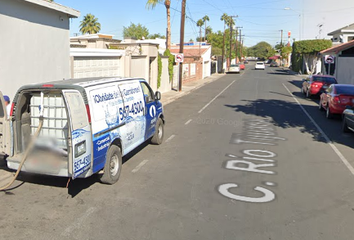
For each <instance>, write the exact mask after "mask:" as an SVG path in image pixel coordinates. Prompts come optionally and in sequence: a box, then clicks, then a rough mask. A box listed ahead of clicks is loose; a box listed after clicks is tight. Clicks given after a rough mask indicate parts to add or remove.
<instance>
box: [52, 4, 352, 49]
mask: <svg viewBox="0 0 354 240" xmlns="http://www.w3.org/2000/svg"><path fill="white" fill-rule="evenodd" d="M56 2H57V3H59V4H62V5H65V6H68V7H71V8H74V9H76V10H79V11H80V12H81V16H80V17H79V18H78V19H72V21H71V26H70V28H71V35H73V34H74V33H79V25H80V21H81V20H82V19H83V16H84V15H86V14H87V13H91V14H93V15H95V16H96V17H97V18H98V20H99V22H100V23H101V31H100V32H101V33H106V34H112V35H114V38H116V39H123V27H124V26H125V27H128V26H129V25H130V23H135V24H138V23H140V24H142V25H144V26H145V27H146V28H148V29H149V32H150V34H153V33H160V34H163V35H165V32H166V24H167V23H166V10H165V6H164V5H163V4H161V5H158V6H156V8H155V9H153V10H148V9H147V8H146V7H145V5H146V0H131V1H113V0H101V1H92V0H88V1H83V0H76V1H71V0H56ZM303 2H305V3H306V4H311V2H312V3H313V4H312V6H311V8H310V9H314V10H308V8H307V7H305V9H306V11H304V10H303V7H302V3H303ZM319 2H321V5H322V3H323V2H328V3H330V4H328V6H327V8H326V9H321V6H319V7H316V5H315V4H316V3H319ZM333 3H334V1H333V0H321V1H319V0H249V1H239V0H187V8H186V14H187V19H186V27H185V41H189V40H190V39H196V37H198V36H199V29H198V27H197V26H196V23H195V22H197V21H198V19H200V18H202V17H203V16H205V15H208V16H209V18H210V22H208V23H207V24H208V25H209V26H211V27H212V29H213V31H214V32H215V31H218V30H223V27H224V26H223V22H222V21H220V17H221V15H222V14H223V13H227V14H228V15H238V18H236V25H237V26H240V27H243V28H242V29H241V30H242V35H245V37H244V44H245V45H246V46H248V47H250V46H253V45H255V44H257V43H258V42H260V41H266V42H268V43H270V44H271V45H275V44H276V43H277V42H280V36H281V34H280V30H283V31H284V34H283V38H284V39H285V38H287V32H288V31H291V32H292V36H291V38H296V39H298V38H299V34H300V33H299V28H305V26H308V24H307V22H308V21H309V19H310V18H307V17H308V16H312V17H313V15H316V14H317V15H320V16H319V17H320V19H321V21H323V22H326V21H330V22H331V25H332V27H330V24H325V26H327V27H328V28H329V29H328V31H332V30H335V29H337V28H340V27H343V26H344V25H343V24H350V23H354V17H352V18H353V19H350V18H348V16H349V14H350V16H351V15H352V12H353V10H354V9H353V8H354V1H353V0H337V1H335V3H336V4H333ZM284 8H290V10H284ZM180 11H181V0H171V24H172V42H173V43H178V42H179V32H180V21H181V18H180V15H181V14H180ZM316 11H317V12H316ZM329 11H331V12H332V13H331V15H332V16H333V15H334V16H333V17H336V18H334V20H333V19H332V20H331V19H329V18H327V19H328V20H325V17H323V16H327V15H329V14H328V13H329ZM346 14H347V15H346ZM341 15H344V16H346V17H342V19H340V18H341ZM300 16H303V17H302V18H301V17H300ZM301 19H302V20H301ZM312 25H313V26H312ZM312 25H311V26H312V28H313V29H311V28H310V29H309V28H307V29H306V31H305V34H303V38H304V37H307V38H314V37H315V35H313V36H311V34H314V31H317V32H318V30H317V29H316V28H318V27H317V25H318V24H317V25H316V24H314V23H313V24H312ZM324 30H326V31H327V29H322V32H323V33H322V37H325V35H326V33H327V32H328V31H327V32H326V31H324ZM307 32H309V34H308V36H307V35H306V33H307Z"/></svg>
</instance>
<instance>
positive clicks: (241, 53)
mask: <svg viewBox="0 0 354 240" xmlns="http://www.w3.org/2000/svg"><path fill="white" fill-rule="evenodd" d="M242 36H243V35H242V31H241V29H240V41H239V42H238V44H239V45H240V62H241V59H242V43H241V41H242Z"/></svg>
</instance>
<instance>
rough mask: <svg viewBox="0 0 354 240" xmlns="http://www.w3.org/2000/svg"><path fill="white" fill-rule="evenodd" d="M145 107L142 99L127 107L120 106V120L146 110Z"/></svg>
mask: <svg viewBox="0 0 354 240" xmlns="http://www.w3.org/2000/svg"><path fill="white" fill-rule="evenodd" d="M144 109H145V107H144V103H143V102H142V101H139V102H134V103H131V104H128V105H127V106H125V108H122V107H121V108H119V115H120V120H121V121H122V120H123V119H124V118H127V117H129V116H132V115H136V114H139V113H141V112H144Z"/></svg>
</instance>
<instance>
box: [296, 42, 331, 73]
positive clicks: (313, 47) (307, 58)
mask: <svg viewBox="0 0 354 240" xmlns="http://www.w3.org/2000/svg"><path fill="white" fill-rule="evenodd" d="M330 47H332V41H331V40H325V39H315V40H304V41H297V42H294V44H293V51H292V65H294V63H295V64H298V63H299V62H300V61H299V59H301V58H303V61H304V62H305V66H306V72H307V74H313V73H314V71H315V68H316V64H317V61H318V60H319V59H320V57H319V52H321V51H322V50H325V49H327V48H330ZM298 67H299V66H298ZM300 68H301V67H300ZM300 70H301V69H298V68H295V69H294V68H293V71H300Z"/></svg>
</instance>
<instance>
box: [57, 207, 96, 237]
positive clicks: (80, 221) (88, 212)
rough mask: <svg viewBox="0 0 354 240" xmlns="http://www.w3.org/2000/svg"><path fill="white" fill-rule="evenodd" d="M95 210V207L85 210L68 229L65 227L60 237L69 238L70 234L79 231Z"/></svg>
mask: <svg viewBox="0 0 354 240" xmlns="http://www.w3.org/2000/svg"><path fill="white" fill-rule="evenodd" d="M96 210H97V208H96V207H90V208H89V209H87V210H86V212H85V213H84V214H83V215H82V216H81V217H80V218H78V219H77V220H76V222H73V223H72V224H71V225H70V226H69V227H67V228H66V229H65V230H64V232H63V233H62V234H61V235H62V236H66V237H69V236H70V235H71V233H72V232H74V231H75V230H78V229H80V228H81V227H82V225H83V223H84V221H85V220H86V219H87V218H88V217H89V216H90V215H91V214H92V213H94V212H95V211H96Z"/></svg>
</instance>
